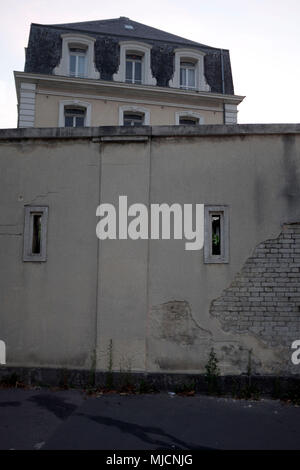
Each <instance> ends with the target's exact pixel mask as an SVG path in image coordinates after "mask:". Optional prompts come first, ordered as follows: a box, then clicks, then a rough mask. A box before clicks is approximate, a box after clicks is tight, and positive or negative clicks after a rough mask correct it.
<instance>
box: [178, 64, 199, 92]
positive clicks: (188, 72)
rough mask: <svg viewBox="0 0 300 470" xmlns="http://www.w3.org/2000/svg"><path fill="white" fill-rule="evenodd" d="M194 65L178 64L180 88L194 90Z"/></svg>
mask: <svg viewBox="0 0 300 470" xmlns="http://www.w3.org/2000/svg"><path fill="white" fill-rule="evenodd" d="M195 78H196V73H195V63H193V62H183V61H182V62H180V88H186V89H195V87H196V81H195Z"/></svg>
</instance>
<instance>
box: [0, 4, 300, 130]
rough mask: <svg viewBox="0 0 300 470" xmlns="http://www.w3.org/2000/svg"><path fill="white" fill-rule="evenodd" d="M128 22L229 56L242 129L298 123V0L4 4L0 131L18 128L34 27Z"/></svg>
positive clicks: (0, 36)
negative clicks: (18, 85)
mask: <svg viewBox="0 0 300 470" xmlns="http://www.w3.org/2000/svg"><path fill="white" fill-rule="evenodd" d="M120 16H127V17H129V18H130V19H132V20H134V21H138V22H140V23H144V24H147V25H149V26H152V27H155V28H158V29H162V30H164V31H168V32H170V33H173V34H176V35H178V36H182V37H185V38H187V39H191V40H193V41H197V42H200V43H202V44H207V45H209V46H214V47H219V48H223V49H229V50H230V57H231V66H232V73H233V82H234V88H235V94H237V95H242V96H246V97H245V99H244V101H243V102H242V103H241V104H240V105H239V108H238V109H239V114H238V122H239V123H240V124H242V123H293V122H300V116H299V113H300V90H299V88H300V47H299V46H300V27H299V20H300V2H299V0H285V1H283V0H226V1H224V0H206V1H203V0H189V1H188V2H184V1H182V0H151V2H148V1H147V2H146V1H141V0H139V1H137V0H127V1H126V0H113V1H111V2H108V1H107V0H106V1H103V0H84V1H82V0H10V1H9V2H1V19H0V22H1V28H0V54H1V61H0V128H10V127H16V125H17V99H16V92H15V85H14V77H13V71H14V70H16V71H23V70H24V59H25V53H24V47H26V46H27V42H28V36H29V30H30V24H31V23H40V24H55V23H71V22H78V21H88V20H100V19H109V18H118V17H120Z"/></svg>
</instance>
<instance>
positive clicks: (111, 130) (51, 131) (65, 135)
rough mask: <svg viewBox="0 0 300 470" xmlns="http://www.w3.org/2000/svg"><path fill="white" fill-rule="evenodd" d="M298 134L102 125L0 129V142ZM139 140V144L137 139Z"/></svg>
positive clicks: (247, 128) (264, 128)
mask: <svg viewBox="0 0 300 470" xmlns="http://www.w3.org/2000/svg"><path fill="white" fill-rule="evenodd" d="M277 134H300V124H235V125H228V124H226V125H201V126H142V127H124V126H102V127H82V128H70V127H69V128H66V127H45V128H37V127H34V128H19V129H0V141H5V140H8V141H11V140H23V139H95V138H98V139H99V140H100V141H101V140H102V138H103V140H107V139H104V137H105V138H106V137H115V138H116V137H121V136H122V137H123V139H122V141H126V137H131V138H132V137H133V136H146V137H153V138H155V137H211V136H224V137H225V136H247V135H277ZM140 141H143V139H141V140H140Z"/></svg>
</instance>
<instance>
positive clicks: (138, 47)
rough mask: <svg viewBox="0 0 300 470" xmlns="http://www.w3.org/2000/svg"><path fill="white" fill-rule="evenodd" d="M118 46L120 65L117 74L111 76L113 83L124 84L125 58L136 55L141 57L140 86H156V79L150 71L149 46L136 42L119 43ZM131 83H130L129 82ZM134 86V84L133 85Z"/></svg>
mask: <svg viewBox="0 0 300 470" xmlns="http://www.w3.org/2000/svg"><path fill="white" fill-rule="evenodd" d="M119 45H120V64H119V69H118V72H117V73H115V74H114V75H113V80H114V81H115V82H125V83H128V81H127V80H126V58H127V56H128V55H132V54H136V55H138V56H141V57H142V59H141V62H142V74H141V76H142V80H141V85H153V86H155V85H156V83H157V82H156V78H154V77H153V75H152V70H151V49H152V46H150V45H149V44H145V43H141V42H138V41H121V42H120V43H119ZM130 83H131V82H130ZM133 84H134V83H133Z"/></svg>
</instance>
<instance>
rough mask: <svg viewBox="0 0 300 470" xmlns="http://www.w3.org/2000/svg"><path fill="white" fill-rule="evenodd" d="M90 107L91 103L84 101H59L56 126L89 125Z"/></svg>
mask: <svg viewBox="0 0 300 470" xmlns="http://www.w3.org/2000/svg"><path fill="white" fill-rule="evenodd" d="M91 107H92V105H91V103H88V102H86V101H79V100H62V101H60V102H59V112H58V127H89V126H90V125H91Z"/></svg>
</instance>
